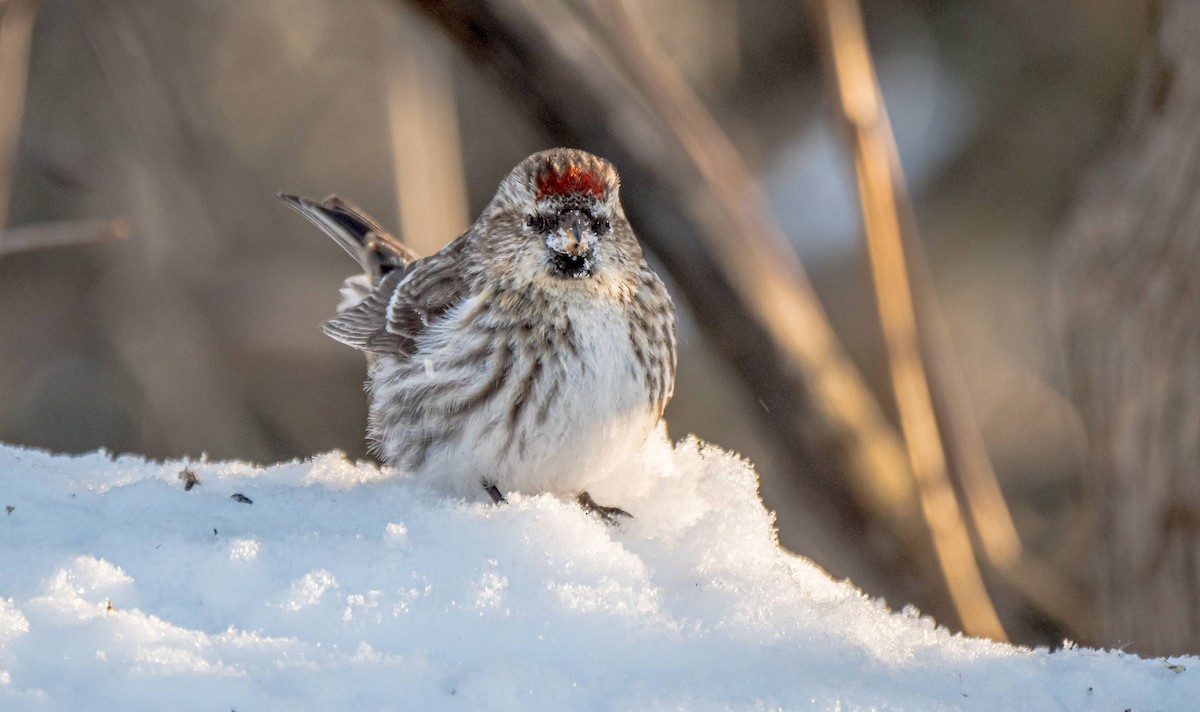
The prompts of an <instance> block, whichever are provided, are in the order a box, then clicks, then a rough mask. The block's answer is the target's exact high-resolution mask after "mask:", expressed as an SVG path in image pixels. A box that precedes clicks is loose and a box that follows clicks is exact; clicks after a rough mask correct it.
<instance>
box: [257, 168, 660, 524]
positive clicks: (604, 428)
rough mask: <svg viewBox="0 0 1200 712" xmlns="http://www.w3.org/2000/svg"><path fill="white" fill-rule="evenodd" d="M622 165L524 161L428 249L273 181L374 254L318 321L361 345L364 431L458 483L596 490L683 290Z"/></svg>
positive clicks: (649, 393) (628, 440) (625, 446)
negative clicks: (641, 218) (648, 241)
mask: <svg viewBox="0 0 1200 712" xmlns="http://www.w3.org/2000/svg"><path fill="white" fill-rule="evenodd" d="M619 187H620V178H619V177H618V175H617V172H616V170H615V169H614V168H613V167H612V165H611V164H610V163H609V162H608V161H606V160H604V159H602V158H598V157H596V156H593V155H591V154H589V153H585V152H583V151H579V150H574V149H566V148H556V149H552V150H549V151H544V152H541V153H536V154H534V155H532V156H530V157H529V158H526V159H525V160H524V161H522V162H521V163H520V164H519V165H517V167H516V168H514V169H513V170H512V172H511V173H509V174H508V176H507V177H506V178H505V179H504V180H503V181H502V182H501V183H500V188H499V189H498V190H497V191H496V196H495V197H494V198H493V199H492V201H491V203H489V204H488V206H487V207H486V208H485V209H484V211H483V214H482V215H481V216H480V217H479V219H478V220H476V221H475V224H474V225H472V226H471V227H470V228H469V229H468V230H467V231H466V232H465V233H463V234H462V235H460V236H459V237H458V238H457V239H455V240H454V241H453V242H451V243H450V244H448V245H447V246H446V247H445V248H443V249H442V250H441V251H440V252H438V253H437V254H435V255H432V256H430V257H426V258H424V259H417V258H416V256H415V255H414V254H413V253H412V252H411V251H409V250H408V249H407V248H405V247H404V245H403V244H401V243H400V241H398V240H397V239H396V238H394V237H392V236H391V235H389V234H388V233H387V232H386V231H384V230H383V229H382V228H381V227H379V225H378V224H376V223H375V221H373V220H371V219H370V218H368V217H367V216H366V215H364V214H363V213H362V212H361V211H359V210H357V209H355V208H353V207H351V206H350V205H348V204H347V203H345V202H343V201H341V200H339V199H337V198H336V197H331V198H329V199H327V200H326V201H324V202H323V203H316V202H313V201H311V200H306V199H304V198H297V197H295V196H290V195H281V196H280V197H281V198H283V200H284V201H286V202H287V203H288V204H289V205H291V206H292V207H294V208H296V209H297V210H299V211H300V212H301V213H302V214H303V215H304V216H305V217H307V218H308V219H309V220H311V221H312V222H313V223H315V224H316V225H318V226H319V227H321V228H322V229H323V230H325V231H326V232H327V233H329V234H330V235H331V236H332V237H333V238H334V239H335V240H336V241H337V242H338V244H340V245H341V246H342V247H343V248H345V250H346V251H347V252H349V253H350V254H351V255H352V256H353V257H355V258H356V259H357V260H358V261H359V263H360V264H361V265H362V266H363V269H364V270H365V274H364V275H357V276H355V277H351V278H349V279H347V280H346V284H345V286H344V287H343V289H342V294H343V301H342V304H341V306H340V307H339V315H338V316H337V317H336V318H334V319H332V320H330V321H328V322H326V323H325V325H324V330H325V333H326V334H328V335H329V336H331V337H333V338H334V339H337V340H338V341H340V342H342V343H344V344H347V345H349V346H353V347H354V348H356V349H360V350H362V351H365V352H367V360H368V372H369V382H368V392H369V394H370V400H371V406H370V419H369V427H368V439H369V440H370V441H371V443H372V447H373V448H374V450H375V451H376V452H377V453H378V454H380V455H381V456H382V458H383V459H384V460H385V461H386V462H388V463H391V464H394V465H397V466H398V467H400V468H402V469H404V470H407V471H410V472H412V473H414V474H415V475H417V476H418V477H423V478H427V479H429V480H431V481H434V482H436V483H439V484H441V485H443V486H445V487H447V488H449V489H451V490H453V491H454V492H456V493H458V494H460V495H463V496H466V497H482V496H483V495H484V494H485V493H486V494H488V495H490V497H491V498H492V500H493V501H495V502H500V501H503V500H504V493H505V492H511V491H519V492H525V493H537V492H550V493H553V494H556V495H560V496H563V495H566V496H570V497H576V498H578V500H579V502H580V503H581V504H582V505H583V506H584V507H585V508H587V509H589V510H592V511H595V512H597V513H599V514H600V515H601V516H603V517H604V518H605V519H608V520H610V521H611V520H612V518H613V517H614V516H615V515H621V514H625V512H623V511H622V510H620V509H618V508H616V507H602V506H600V505H597V504H596V503H595V502H594V501H593V500H592V498H591V496H590V495H589V494H588V488H589V487H592V486H595V485H596V484H597V483H598V482H601V481H602V480H603V479H604V478H605V477H606V476H608V475H609V474H610V473H611V472H612V470H613V468H614V467H615V466H617V464H618V463H620V462H621V461H622V460H623V458H625V457H626V456H627V455H628V454H629V453H630V452H632V451H635V450H636V449H638V448H640V447H641V445H642V444H643V442H644V441H645V439H646V437H647V435H648V434H649V433H650V431H651V429H653V427H654V426H655V424H656V423H657V422H658V420H659V418H661V417H662V413H663V408H664V407H666V404H667V401H668V400H669V399H670V397H671V393H672V391H673V389H674V384H675V308H674V306H673V305H672V303H671V298H670V297H669V296H668V295H667V291H666V288H665V287H664V286H663V283H662V280H660V279H659V277H658V275H656V274H655V273H654V271H653V270H651V269H650V267H649V265H647V264H646V260H645V259H644V258H643V256H642V250H641V247H640V246H639V245H638V241H637V238H636V237H635V236H634V234H633V230H632V229H631V228H630V226H629V221H628V220H627V219H626V218H625V213H624V211H623V210H622V208H621V203H620V200H619V197H618V190H619Z"/></svg>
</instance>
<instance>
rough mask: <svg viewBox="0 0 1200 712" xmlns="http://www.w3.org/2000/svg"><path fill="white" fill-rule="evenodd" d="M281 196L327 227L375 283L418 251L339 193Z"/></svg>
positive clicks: (414, 257) (413, 259)
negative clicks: (321, 197)
mask: <svg viewBox="0 0 1200 712" xmlns="http://www.w3.org/2000/svg"><path fill="white" fill-rule="evenodd" d="M279 199H280V200H282V201H283V202H285V203H287V204H288V205H289V206H291V207H292V208H295V210H296V211H297V212H299V213H300V214H301V215H303V216H304V217H306V218H308V220H309V221H310V222H311V223H313V224H314V225H316V226H317V227H319V228H321V229H322V230H324V231H325V232H326V233H327V234H328V235H329V236H330V237H332V238H333V239H334V241H335V242H337V244H339V245H341V247H342V249H343V250H345V251H346V252H348V253H349V254H350V256H351V257H353V258H354V259H356V260H358V263H359V264H360V265H362V268H363V271H364V272H366V274H367V276H368V277H369V278H370V280H371V284H373V285H376V284H379V283H380V282H381V281H382V280H383V277H384V276H385V275H387V274H388V273H389V272H392V271H397V270H398V271H404V270H405V269H407V268H408V266H409V265H411V264H412V263H414V262H416V261H417V259H418V258H417V254H416V253H415V252H413V251H412V250H410V249H409V248H408V247H406V246H405V245H404V243H402V242H400V240H399V239H397V238H396V237H394V236H393V235H391V234H390V233H389V232H388V231H387V230H384V229H383V227H381V226H380V225H379V223H377V222H375V220H373V219H372V218H371V217H370V216H368V215H367V214H366V213H364V212H363V211H362V210H359V209H358V208H356V207H355V206H353V205H351V204H350V203H348V202H346V201H344V200H342V199H341V198H339V197H337V196H336V195H331V196H329V197H328V198H326V199H325V200H323V201H321V202H317V201H315V200H310V199H308V198H302V197H299V196H296V195H288V194H286V193H280V194H279Z"/></svg>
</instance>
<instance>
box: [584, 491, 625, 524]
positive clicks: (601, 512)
mask: <svg viewBox="0 0 1200 712" xmlns="http://www.w3.org/2000/svg"><path fill="white" fill-rule="evenodd" d="M579 506H580V507H583V511H585V512H591V513H593V514H596V515H598V516H599V517H600V518H601V519H603V520H604V523H605V524H616V523H617V522H619V521H620V520H619V519H618V517H629V518H630V519H632V518H633V515H632V514H630V513H629V512H626V511H625V510H624V509H621V508H620V507H605V506H603V505H599V504H596V500H594V499H592V495H590V494H588V493H587V492H580V493H579Z"/></svg>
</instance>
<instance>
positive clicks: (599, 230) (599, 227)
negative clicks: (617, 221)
mask: <svg viewBox="0 0 1200 712" xmlns="http://www.w3.org/2000/svg"><path fill="white" fill-rule="evenodd" d="M611 228H612V226H611V225H609V224H608V221H607V220H605V219H604V218H597V219H595V220H593V221H592V232H594V233H596V234H597V235H604V234H606V233H607V232H608V231H609V230H610V229H611Z"/></svg>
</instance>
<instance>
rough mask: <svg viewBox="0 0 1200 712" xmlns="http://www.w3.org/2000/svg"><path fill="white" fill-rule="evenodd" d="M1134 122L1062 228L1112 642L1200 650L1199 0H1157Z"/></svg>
mask: <svg viewBox="0 0 1200 712" xmlns="http://www.w3.org/2000/svg"><path fill="white" fill-rule="evenodd" d="M1150 18H1151V19H1152V25H1153V30H1154V35H1153V38H1152V41H1151V42H1149V43H1148V46H1147V51H1146V53H1145V56H1144V58H1143V60H1142V63H1141V66H1140V68H1139V72H1138V76H1137V79H1136V81H1135V83H1134V86H1133V89H1132V92H1131V94H1130V100H1129V106H1128V109H1127V116H1126V125H1125V127H1124V129H1125V130H1124V131H1123V132H1122V134H1120V135H1119V140H1118V141H1116V142H1115V143H1114V145H1113V146H1112V148H1111V150H1110V152H1109V154H1108V155H1107V156H1106V157H1105V160H1104V161H1103V163H1102V165H1100V166H1098V167H1097V169H1096V170H1095V171H1094V172H1093V173H1092V174H1091V175H1090V176H1088V180H1087V181H1085V182H1084V185H1083V190H1081V191H1080V195H1079V197H1078V199H1077V201H1076V204H1075V206H1074V207H1073V208H1072V214H1071V218H1070V220H1069V221H1068V223H1067V224H1066V225H1065V227H1064V229H1063V231H1062V234H1061V236H1060V242H1059V245H1058V246H1057V254H1056V261H1057V264H1056V275H1055V281H1056V285H1055V292H1056V294H1055V296H1056V297H1057V302H1058V303H1057V305H1056V306H1057V307H1058V313H1057V314H1056V317H1057V318H1058V322H1059V324H1058V326H1059V328H1060V329H1061V336H1062V339H1063V346H1064V348H1065V352H1066V370H1067V374H1068V376H1069V377H1070V383H1071V391H1072V393H1071V395H1072V398H1073V400H1074V402H1075V403H1076V405H1077V406H1078V408H1079V412H1080V415H1081V416H1082V418H1083V423H1084V427H1085V429H1086V431H1087V447H1088V457H1087V462H1086V467H1085V469H1084V476H1085V483H1086V485H1087V492H1088V495H1089V497H1090V500H1091V504H1092V506H1093V507H1094V508H1095V514H1096V530H1095V531H1096V547H1095V548H1096V551H1095V560H1096V563H1097V567H1096V568H1097V570H1096V588H1097V594H1098V595H1097V598H1098V600H1099V606H1098V607H1099V609H1100V611H1099V613H1100V615H1099V623H1100V629H1101V633H1102V635H1101V639H1100V640H1101V642H1103V643H1105V644H1110V645H1111V644H1117V643H1118V642H1119V643H1122V644H1123V647H1124V645H1130V646H1132V647H1133V649H1134V650H1136V651H1137V652H1138V653H1139V654H1143V655H1166V654H1174V653H1178V652H1181V651H1187V652H1196V651H1198V650H1200V564H1198V562H1200V476H1197V462H1198V461H1200V436H1198V433H1200V328H1198V327H1197V319H1196V314H1197V312H1198V311H1200V290H1198V289H1197V286H1196V267H1197V264H1200V259H1198V256H1200V161H1198V160H1197V156H1198V155H1200V130H1198V127H1200V3H1197V2H1195V0H1161V2H1157V3H1155V4H1154V5H1153V6H1152V12H1151V13H1150Z"/></svg>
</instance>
